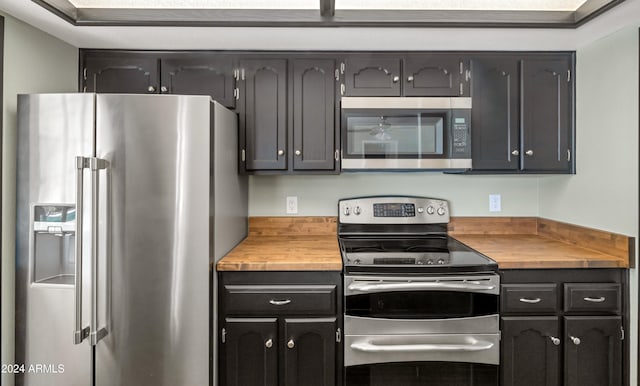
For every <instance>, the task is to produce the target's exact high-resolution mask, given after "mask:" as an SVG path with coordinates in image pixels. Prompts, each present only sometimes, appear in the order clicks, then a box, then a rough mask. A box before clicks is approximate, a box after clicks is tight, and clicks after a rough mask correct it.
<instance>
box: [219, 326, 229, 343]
mask: <svg viewBox="0 0 640 386" xmlns="http://www.w3.org/2000/svg"><path fill="white" fill-rule="evenodd" d="M220 335H221V338H222V339H221V341H222V343H227V329H226V328H223V329H222V332H221V334H220Z"/></svg>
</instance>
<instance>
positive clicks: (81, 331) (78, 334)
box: [73, 156, 89, 344]
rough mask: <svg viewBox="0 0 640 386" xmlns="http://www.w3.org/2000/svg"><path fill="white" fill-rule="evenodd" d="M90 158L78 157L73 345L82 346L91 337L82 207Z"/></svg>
mask: <svg viewBox="0 0 640 386" xmlns="http://www.w3.org/2000/svg"><path fill="white" fill-rule="evenodd" d="M87 161H88V158H85V157H80V156H78V157H76V245H75V248H76V250H75V259H76V267H75V268H76V276H75V282H74V288H75V293H74V295H75V299H74V301H75V329H74V332H73V343H74V344H80V343H82V342H83V341H84V340H85V339H86V338H87V337H88V336H89V327H88V326H87V327H82V216H83V211H82V205H83V199H82V197H83V195H84V190H83V184H84V178H83V175H84V169H85V168H86V167H87V166H88V162H87Z"/></svg>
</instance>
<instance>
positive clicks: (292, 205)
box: [286, 196, 298, 214]
mask: <svg viewBox="0 0 640 386" xmlns="http://www.w3.org/2000/svg"><path fill="white" fill-rule="evenodd" d="M286 211H287V214H298V196H287V208H286Z"/></svg>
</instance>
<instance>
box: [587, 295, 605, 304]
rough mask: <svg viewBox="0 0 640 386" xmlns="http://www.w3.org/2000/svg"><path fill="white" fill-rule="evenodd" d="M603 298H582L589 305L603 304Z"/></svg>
mask: <svg viewBox="0 0 640 386" xmlns="http://www.w3.org/2000/svg"><path fill="white" fill-rule="evenodd" d="M604 300H605V297H604V296H600V297H599V298H590V297H588V296H587V297H586V298H584V301H585V302H591V303H602V302H604Z"/></svg>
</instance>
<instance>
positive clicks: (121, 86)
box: [81, 51, 235, 108]
mask: <svg viewBox="0 0 640 386" xmlns="http://www.w3.org/2000/svg"><path fill="white" fill-rule="evenodd" d="M82 58H83V60H82V61H83V63H82V65H83V70H82V79H81V84H82V91H86V92H100V93H122V94H158V93H162V94H165V93H168V94H184V95H209V96H211V98H213V99H214V100H216V101H218V102H220V103H221V104H223V105H224V106H226V107H229V108H234V107H235V98H234V88H235V79H234V68H233V67H234V66H233V57H232V56H229V55H224V54H217V53H188V54H187V53H185V54H173V53H163V52H135V51H131V52H117V53H114V52H110V51H100V52H94V51H85V52H83V53H82Z"/></svg>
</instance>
